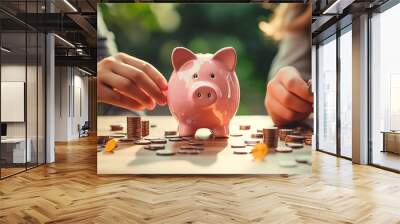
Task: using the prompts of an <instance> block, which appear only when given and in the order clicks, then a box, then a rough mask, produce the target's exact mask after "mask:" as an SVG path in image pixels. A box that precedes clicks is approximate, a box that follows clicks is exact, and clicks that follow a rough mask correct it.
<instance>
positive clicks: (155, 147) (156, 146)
mask: <svg viewBox="0 0 400 224" xmlns="http://www.w3.org/2000/svg"><path fill="white" fill-rule="evenodd" d="M144 149H147V150H151V151H155V150H160V149H165V146H164V145H162V144H151V145H146V146H145V147H144Z"/></svg>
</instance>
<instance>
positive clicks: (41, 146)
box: [37, 33, 46, 164]
mask: <svg viewBox="0 0 400 224" xmlns="http://www.w3.org/2000/svg"><path fill="white" fill-rule="evenodd" d="M38 38H39V41H38V42H39V43H38V44H39V45H38V59H39V63H38V77H37V82H38V98H37V99H38V105H37V107H38V118H37V119H38V136H37V137H38V140H37V141H38V143H37V147H38V164H43V163H45V158H46V151H45V110H46V109H45V81H46V79H45V77H46V76H45V60H46V52H45V44H46V37H45V35H44V34H42V33H40V34H39V36H38Z"/></svg>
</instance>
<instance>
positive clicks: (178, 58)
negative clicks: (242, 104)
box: [168, 47, 240, 137]
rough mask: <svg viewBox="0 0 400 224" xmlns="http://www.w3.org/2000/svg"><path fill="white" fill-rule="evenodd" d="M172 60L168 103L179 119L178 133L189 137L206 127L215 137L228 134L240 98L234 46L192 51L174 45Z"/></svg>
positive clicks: (173, 113)
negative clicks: (172, 69)
mask: <svg viewBox="0 0 400 224" xmlns="http://www.w3.org/2000/svg"><path fill="white" fill-rule="evenodd" d="M171 60H172V65H173V68H174V71H173V72H172V75H171V78H170V79H169V83H168V106H169V109H170V111H171V113H172V115H173V116H174V117H175V118H176V119H177V120H178V123H179V125H178V132H179V135H180V136H192V135H194V134H195V132H196V130H197V129H199V128H208V129H210V130H211V131H212V133H213V135H214V136H215V137H227V136H228V135H229V122H230V120H231V119H232V117H233V116H234V115H235V114H236V111H237V108H238V105H239V100H240V87H239V81H238V79H237V77H236V73H235V67H236V52H235V49H233V48H232V47H226V48H222V49H220V50H219V51H217V52H216V53H215V54H194V53H193V52H191V51H190V50H188V49H186V48H183V47H177V48H175V49H174V50H173V52H172V56H171Z"/></svg>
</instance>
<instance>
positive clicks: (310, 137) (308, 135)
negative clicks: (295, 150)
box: [303, 133, 312, 145]
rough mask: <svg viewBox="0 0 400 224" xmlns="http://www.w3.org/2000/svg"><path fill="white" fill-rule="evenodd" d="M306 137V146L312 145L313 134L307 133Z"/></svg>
mask: <svg viewBox="0 0 400 224" xmlns="http://www.w3.org/2000/svg"><path fill="white" fill-rule="evenodd" d="M303 136H304V144H306V145H312V133H306V134H304V135H303Z"/></svg>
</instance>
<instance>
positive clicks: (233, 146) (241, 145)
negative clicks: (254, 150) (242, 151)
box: [231, 143, 246, 149]
mask: <svg viewBox="0 0 400 224" xmlns="http://www.w3.org/2000/svg"><path fill="white" fill-rule="evenodd" d="M231 148H234V149H236V148H246V144H243V143H242V144H241V143H232V144H231Z"/></svg>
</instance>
